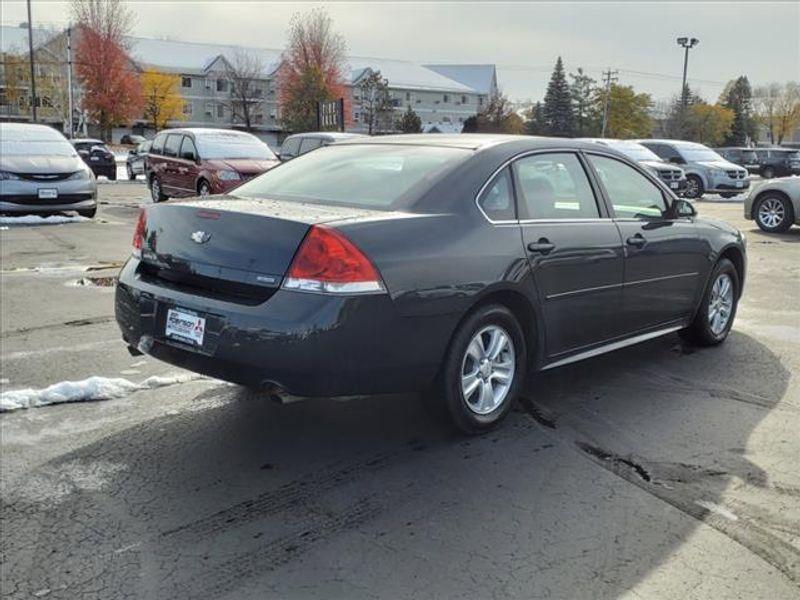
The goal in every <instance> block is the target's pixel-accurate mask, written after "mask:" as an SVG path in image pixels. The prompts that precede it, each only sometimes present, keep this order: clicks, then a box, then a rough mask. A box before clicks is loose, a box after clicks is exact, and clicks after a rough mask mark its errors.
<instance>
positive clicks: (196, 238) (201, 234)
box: [191, 231, 211, 244]
mask: <svg viewBox="0 0 800 600" xmlns="http://www.w3.org/2000/svg"><path fill="white" fill-rule="evenodd" d="M191 237H192V241H193V242H197V243H198V244H205V243H206V242H207V241H208V240H210V239H211V234H210V233H206V232H205V231H195V232H194V233H193V234H192V235H191Z"/></svg>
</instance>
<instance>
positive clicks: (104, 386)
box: [0, 373, 207, 412]
mask: <svg viewBox="0 0 800 600" xmlns="http://www.w3.org/2000/svg"><path fill="white" fill-rule="evenodd" d="M196 379H207V378H206V377H203V376H202V375H198V374H196V373H176V374H174V375H166V376H159V375H154V376H152V377H148V378H147V379H145V380H144V381H142V382H141V383H134V382H132V381H130V380H128V379H124V378H122V377H114V378H110V377H99V376H94V377H89V378H88V379H84V380H82V381H61V382H59V383H54V384H53V385H51V386H49V387H46V388H43V389H33V388H26V389H22V390H10V391H7V392H3V393H2V394H0V412H7V411H12V410H17V409H20V408H36V407H39V406H48V405H50V404H62V403H65V402H88V401H91V400H111V399H113V398H123V397H125V396H128V395H130V394H132V393H134V392H138V391H140V390H153V389H156V388H160V387H165V386H168V385H175V384H177V383H186V382H188V381H194V380H196Z"/></svg>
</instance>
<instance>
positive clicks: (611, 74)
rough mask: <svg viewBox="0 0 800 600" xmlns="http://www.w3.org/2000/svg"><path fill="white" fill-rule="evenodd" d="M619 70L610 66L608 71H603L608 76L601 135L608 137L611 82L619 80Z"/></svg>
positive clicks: (604, 75)
mask: <svg viewBox="0 0 800 600" xmlns="http://www.w3.org/2000/svg"><path fill="white" fill-rule="evenodd" d="M617 75H619V71H617V70H616V69H615V70H613V71H612V70H611V67H608V71H603V77H605V78H606V97H605V102H603V131H602V133H601V134H600V137H606V126H607V125H608V103H609V99H610V97H611V84H612V83H615V82H617V81H619V77H617Z"/></svg>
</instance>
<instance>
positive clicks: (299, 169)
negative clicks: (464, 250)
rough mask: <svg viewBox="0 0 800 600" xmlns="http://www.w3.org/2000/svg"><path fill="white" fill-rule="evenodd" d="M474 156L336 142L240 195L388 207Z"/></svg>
mask: <svg viewBox="0 0 800 600" xmlns="http://www.w3.org/2000/svg"><path fill="white" fill-rule="evenodd" d="M471 155H472V152H471V151H470V150H464V149H461V148H444V147H434V146H412V145H401V144H352V145H350V144H347V145H344V144H342V145H337V144H333V145H331V146H326V147H324V148H319V149H318V150H314V152H309V153H308V154H304V155H303V156H301V157H299V158H296V159H294V160H291V161H289V162H287V163H284V164H283V165H282V166H281V167H280V168H278V169H272V170H270V171H267V172H266V173H264V174H263V175H261V176H259V177H256V178H255V179H253V180H251V181H249V182H248V183H245V184H244V185H242V186H240V187H238V188H237V189H236V195H237V196H241V197H246V198H275V199H278V200H290V201H291V200H294V201H297V202H312V203H317V204H333V205H349V206H363V207H368V208H371V209H376V210H381V209H383V210H388V209H393V208H395V207H397V206H399V205H401V204H402V203H403V202H405V201H410V200H413V199H415V198H417V197H418V194H419V193H421V192H422V191H424V190H425V189H428V188H429V187H430V186H432V185H433V184H434V183H436V182H437V181H439V179H440V176H441V175H442V174H443V173H445V172H446V171H448V170H449V169H451V168H454V167H455V166H456V165H458V164H460V163H462V162H463V161H466V160H467V159H468V158H469V157H470V156H471Z"/></svg>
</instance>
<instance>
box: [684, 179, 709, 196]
mask: <svg viewBox="0 0 800 600" xmlns="http://www.w3.org/2000/svg"><path fill="white" fill-rule="evenodd" d="M704 192H705V186H704V185H703V180H702V179H700V177H698V176H697V175H687V176H686V189H685V190H684V192H683V197H684V198H690V199H691V200H697V199H698V198H702V197H703V193H704Z"/></svg>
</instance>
